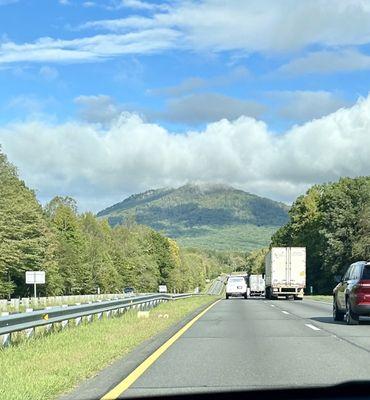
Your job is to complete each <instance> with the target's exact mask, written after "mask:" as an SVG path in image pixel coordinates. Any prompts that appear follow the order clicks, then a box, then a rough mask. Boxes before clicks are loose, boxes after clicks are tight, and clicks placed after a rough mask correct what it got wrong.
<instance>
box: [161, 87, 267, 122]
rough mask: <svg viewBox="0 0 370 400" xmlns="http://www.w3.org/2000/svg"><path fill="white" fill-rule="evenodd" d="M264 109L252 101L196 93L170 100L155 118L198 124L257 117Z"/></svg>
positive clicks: (216, 94) (214, 94)
mask: <svg viewBox="0 0 370 400" xmlns="http://www.w3.org/2000/svg"><path fill="white" fill-rule="evenodd" d="M264 109H265V108H264V106H263V105H261V104H259V103H256V102H254V101H250V100H240V99H237V98H234V97H229V96H225V95H222V94H219V93H196V94H190V95H187V96H184V97H178V98H173V99H169V100H168V101H167V103H166V110H165V111H163V112H160V113H157V114H155V116H156V117H159V118H163V119H165V120H167V121H173V122H182V123H186V124H198V123H206V122H209V121H217V120H219V119H222V118H227V119H230V120H232V119H236V118H238V117H240V116H241V115H247V116H253V117H257V116H259V115H261V114H262V112H263V111H264Z"/></svg>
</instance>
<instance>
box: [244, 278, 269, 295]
mask: <svg viewBox="0 0 370 400" xmlns="http://www.w3.org/2000/svg"><path fill="white" fill-rule="evenodd" d="M248 287H249V294H250V296H263V295H264V294H265V280H264V279H263V276H262V275H249V278H248Z"/></svg>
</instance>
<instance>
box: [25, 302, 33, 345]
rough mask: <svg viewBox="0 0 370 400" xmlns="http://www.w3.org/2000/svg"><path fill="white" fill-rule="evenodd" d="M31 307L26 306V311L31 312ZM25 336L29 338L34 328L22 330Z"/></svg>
mask: <svg viewBox="0 0 370 400" xmlns="http://www.w3.org/2000/svg"><path fill="white" fill-rule="evenodd" d="M32 311H33V308H26V313H29V312H32ZM24 331H25V333H26V336H27V339H29V338H31V337H32V336H33V335H34V334H35V328H28V329H25V330H24Z"/></svg>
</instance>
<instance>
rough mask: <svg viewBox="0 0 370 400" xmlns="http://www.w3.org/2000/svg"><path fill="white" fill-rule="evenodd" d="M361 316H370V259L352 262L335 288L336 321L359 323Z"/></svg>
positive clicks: (334, 307)
mask: <svg viewBox="0 0 370 400" xmlns="http://www.w3.org/2000/svg"><path fill="white" fill-rule="evenodd" d="M361 316H370V261H358V262H355V263H353V264H351V265H350V267H349V268H348V270H347V271H346V273H345V274H344V276H343V278H342V279H340V282H339V283H338V285H337V286H336V287H335V288H334V289H333V318H334V321H343V319H344V320H345V322H346V323H347V325H357V324H358V323H359V317H361Z"/></svg>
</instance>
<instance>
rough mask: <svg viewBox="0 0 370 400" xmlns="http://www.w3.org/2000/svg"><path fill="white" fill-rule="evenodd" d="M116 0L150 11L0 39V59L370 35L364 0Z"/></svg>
mask: <svg viewBox="0 0 370 400" xmlns="http://www.w3.org/2000/svg"><path fill="white" fill-rule="evenodd" d="M64 1H65V0H64ZM117 5H118V7H121V6H122V5H123V6H125V7H129V8H130V9H137V10H141V11H143V10H147V11H150V13H149V14H150V15H149V16H142V15H140V14H136V15H135V14H133V15H130V16H129V17H127V18H121V19H109V20H96V21H90V22H87V23H85V24H84V25H82V26H80V27H79V28H80V29H84V28H89V29H91V28H96V29H102V30H104V31H105V32H104V33H102V34H101V35H96V36H91V37H82V38H81V37H77V38H75V39H70V40H63V39H52V38H40V39H38V40H36V41H35V42H33V43H20V44H16V43H13V42H10V41H8V42H5V43H2V44H1V45H0V63H11V62H27V61H34V62H82V61H84V62H87V61H91V60H98V59H100V60H102V59H107V58H111V57H115V56H120V55H124V54H147V53H151V52H156V53H161V52H164V51H167V50H169V49H180V50H189V51H206V52H222V51H228V52H239V53H243V54H249V53H251V52H260V53H267V54H276V53H279V52H290V53H291V52H293V51H298V50H302V49H306V48H308V47H310V46H319V47H320V48H322V47H324V48H325V49H331V50H333V49H338V48H339V49H340V48H343V47H349V46H360V45H364V44H368V43H369V42H370V24H369V23H368V21H369V20H370V2H368V1H363V0H350V1H342V2H337V1H335V0H311V1H300V2H296V1H293V0H266V1H263V2H261V1H259V0H258V1H257V0H251V1H242V2H241V1H238V0H233V1H228V2H224V1H219V0H203V1H202V2H198V1H185V2H181V1H178V2H177V1H176V2H169V3H149V2H144V1H140V0H126V1H123V2H120V3H116V6H117ZM147 14H148V13H147ZM107 31H108V32H111V33H106V32H107Z"/></svg>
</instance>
